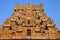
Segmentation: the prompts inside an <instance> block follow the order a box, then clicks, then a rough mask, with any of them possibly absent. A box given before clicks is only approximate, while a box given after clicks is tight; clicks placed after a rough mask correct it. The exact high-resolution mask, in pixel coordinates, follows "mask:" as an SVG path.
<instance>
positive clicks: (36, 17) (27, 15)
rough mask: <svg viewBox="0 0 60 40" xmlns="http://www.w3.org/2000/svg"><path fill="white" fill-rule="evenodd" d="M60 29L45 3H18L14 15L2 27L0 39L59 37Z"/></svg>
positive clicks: (0, 28)
mask: <svg viewBox="0 0 60 40" xmlns="http://www.w3.org/2000/svg"><path fill="white" fill-rule="evenodd" d="M57 38H60V31H58V27H57V26H56V24H54V22H53V20H51V19H50V18H48V17H47V16H46V14H45V12H44V8H43V5H42V4H40V5H31V4H26V5H19V4H16V6H15V9H14V13H13V15H12V16H11V17H10V18H8V19H7V20H6V21H5V22H4V23H3V25H2V26H1V27H0V39H57Z"/></svg>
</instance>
